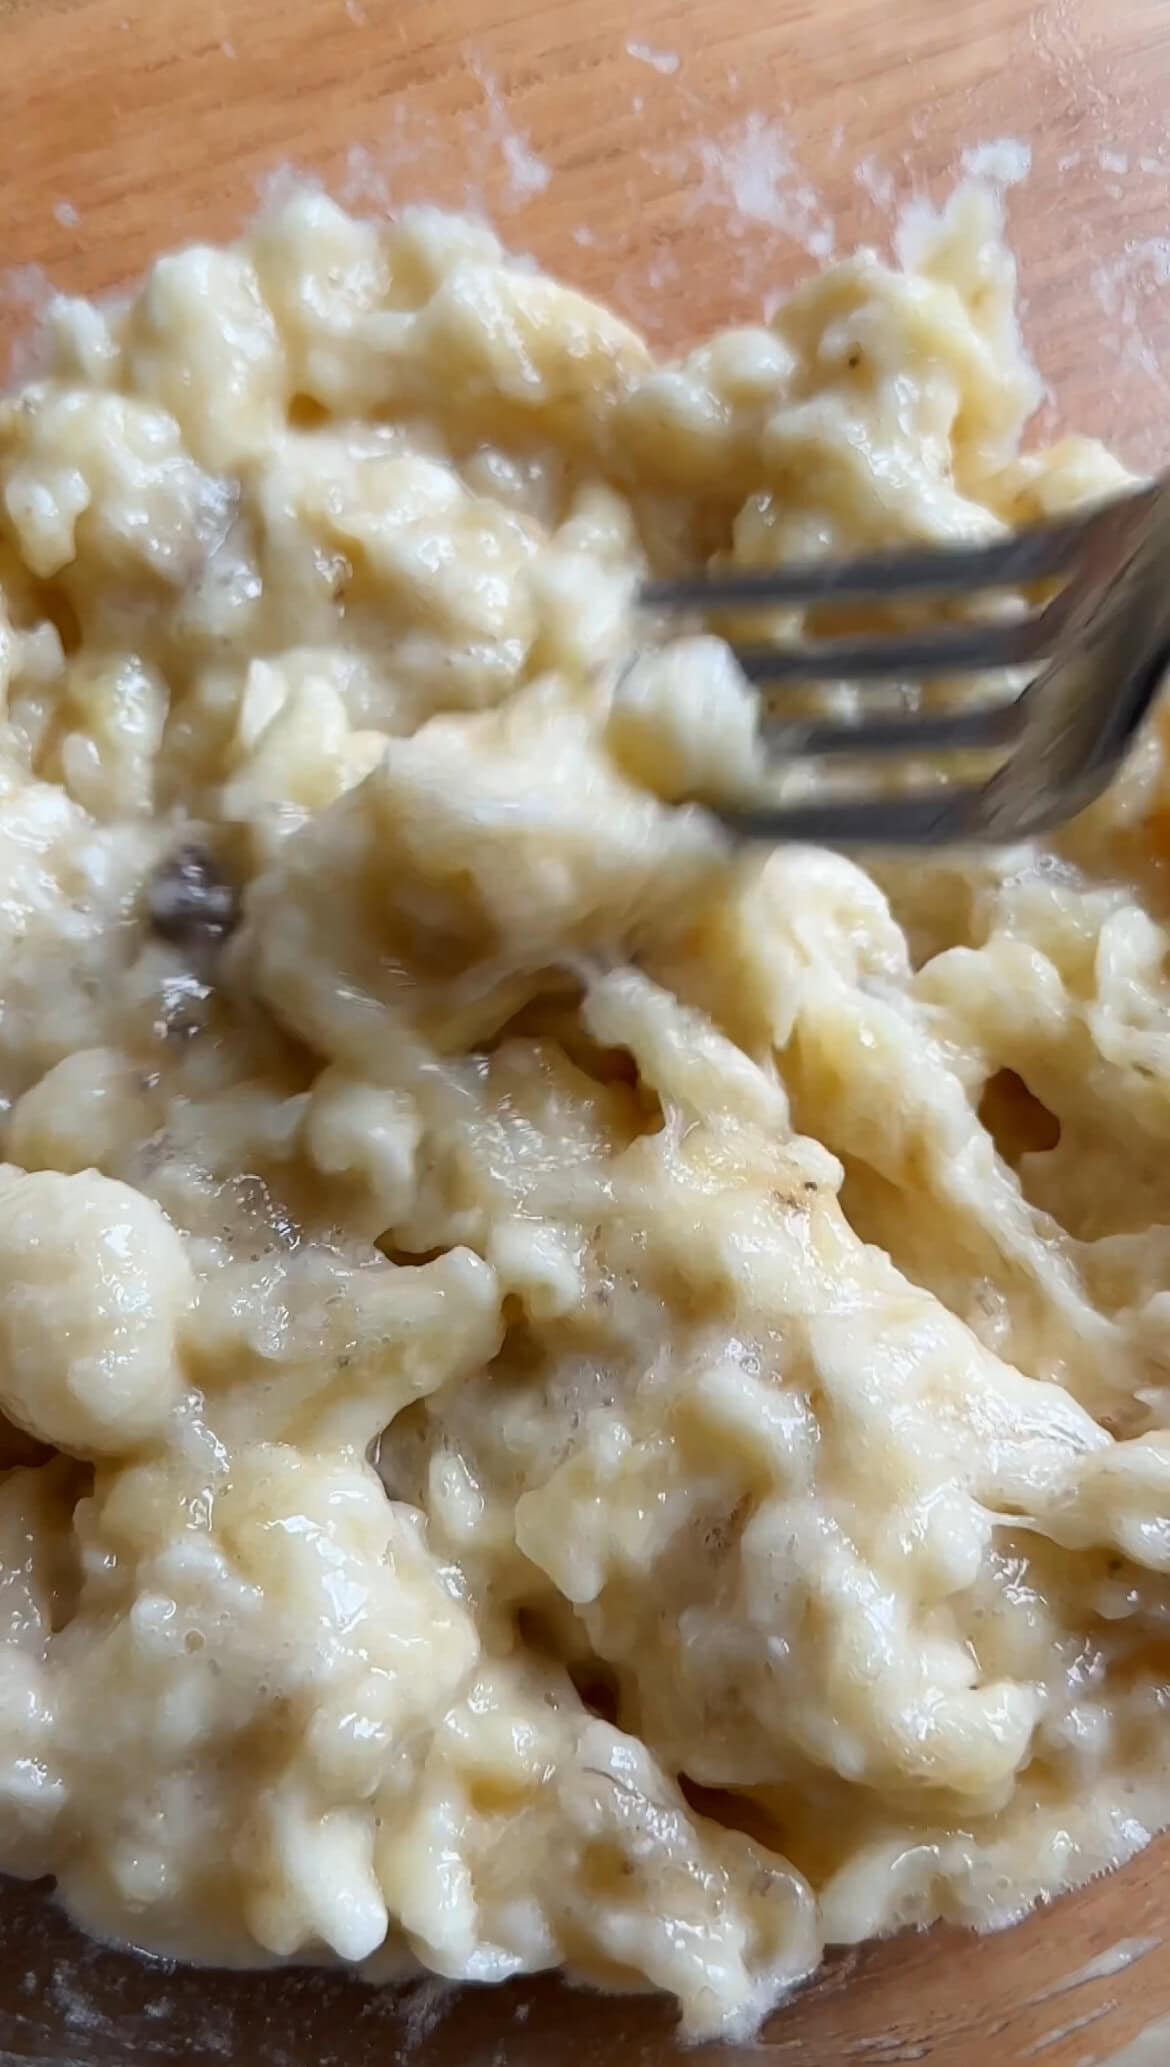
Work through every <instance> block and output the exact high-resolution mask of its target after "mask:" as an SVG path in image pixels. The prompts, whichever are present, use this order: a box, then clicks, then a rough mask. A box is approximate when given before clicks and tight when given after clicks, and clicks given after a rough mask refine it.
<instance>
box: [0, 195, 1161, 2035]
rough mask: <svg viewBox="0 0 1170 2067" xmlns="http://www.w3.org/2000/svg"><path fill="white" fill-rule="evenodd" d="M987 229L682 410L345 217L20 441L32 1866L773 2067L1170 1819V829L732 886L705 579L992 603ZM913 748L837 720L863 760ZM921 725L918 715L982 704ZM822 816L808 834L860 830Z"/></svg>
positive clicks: (863, 292) (1080, 480)
mask: <svg viewBox="0 0 1170 2067" xmlns="http://www.w3.org/2000/svg"><path fill="white" fill-rule="evenodd" d="M1013 292H1014V277H1013V271H1012V267H1011V263H1010V260H1009V259H1008V258H1007V256H1006V255H1005V253H1004V251H1003V248H1002V246H1001V244H1000V242H999V239H998V226H997V222H996V220H995V216H994V211H993V209H992V208H991V205H990V203H989V202H988V201H987V199H986V197H981V196H980V195H978V194H977V193H976V194H971V193H968V194H964V195H961V196H960V197H958V199H957V200H956V202H955V203H954V204H953V205H952V207H951V208H950V210H949V211H948V212H947V213H946V215H945V216H944V217H943V218H942V219H941V220H940V221H939V222H938V223H936V224H935V225H934V227H933V229H932V230H931V231H930V232H929V234H927V235H925V236H924V238H923V240H922V244H921V248H920V250H919V251H918V253H917V254H916V256H915V260H914V263H913V264H912V265H910V266H909V268H908V269H907V270H905V271H892V270H890V269H888V268H887V267H886V266H885V265H883V264H881V263H880V262H879V261H878V260H877V259H876V258H875V257H873V256H872V255H868V254H862V255H860V256H858V257H857V258H855V259H853V260H851V261H850V262H849V263H848V264H845V265H842V266H838V267H836V268H835V269H834V270H832V271H831V272H829V273H827V274H826V275H825V276H824V277H822V278H820V279H817V280H814V281H812V282H811V283H810V284H809V285H808V286H807V287H805V288H804V289H803V290H802V291H801V292H799V293H798V294H797V295H796V296H795V297H794V298H793V299H792V300H791V301H790V302H789V303H788V304H787V306H786V307H784V308H783V309H782V310H781V312H780V314H779V315H778V316H777V318H776V320H775V322H774V323H772V324H771V325H770V326H769V327H768V328H759V329H742V330H739V331H734V332H732V333H730V334H728V335H726V336H722V337H718V338H716V339H715V340H714V341H713V342H712V343H710V344H709V345H707V346H705V347H704V348H703V349H702V350H700V351H697V352H695V353H693V354H692V356H691V357H690V358H688V359H687V360H686V361H684V362H683V363H682V364H680V365H675V366H670V367H664V366H659V365H657V364H655V362H654V361H653V360H652V359H651V357H650V354H649V353H648V351H647V349H646V347H645V346H644V345H643V344H642V342H641V341H640V340H639V338H638V337H637V336H635V335H634V334H633V332H632V331H630V330H629V329H627V328H626V326H625V325H624V324H622V323H621V322H619V321H618V320H617V319H616V318H615V317H614V316H612V315H610V314H607V313H606V312H605V310H603V309H600V308H598V307H595V306H594V305H593V304H592V303H591V302H589V301H586V300H584V299H583V298H582V297H581V296H580V295H577V294H575V293H572V292H570V291H569V290H568V289H567V288H565V287H562V286H560V285H558V284H557V283H555V282H554V281H551V280H548V279H546V278H543V277H542V276H541V275H540V274H539V273H537V272H534V271H532V270H530V269H528V268H527V267H525V266H523V265H521V264H519V263H517V262H514V261H511V260H509V259H508V258H507V257H506V256H505V255H504V254H503V253H502V252H501V250H500V248H499V246H498V245H497V243H496V242H495V240H494V239H493V238H492V237H491V236H490V235H489V234H488V232H487V231H486V230H483V229H481V228H479V227H476V226H473V225H470V224H467V223H462V222H459V221H455V220H452V219H449V218H447V217H444V216H441V215H438V214H435V213H431V212H427V211H420V212H413V213H410V214H408V215H406V216H405V217H403V219H402V220H401V221H399V222H397V223H396V224H393V225H389V226H386V225H374V224H370V223H364V222H356V221H353V220H350V219H349V218H348V217H347V216H346V215H344V214H343V213H341V212H340V211H339V210H338V209H337V208H335V207H334V206H333V205H332V204H331V203H330V202H329V201H328V200H326V199H324V198H323V197H322V196H320V195H317V194H315V193H301V194H299V195H297V196H296V197H294V198H293V199H292V200H291V201H290V202H289V203H288V204H287V205H285V206H284V207H282V208H281V209H280V210H278V211H277V212H276V213H274V214H272V215H270V216H269V217H267V218H266V219H265V220H263V221H262V222H261V223H260V225H259V226H258V227H257V228H256V229H255V230H254V231H253V232H252V234H251V235H250V236H248V237H247V238H246V239H245V240H244V241H243V242H242V243H241V244H239V245H237V246H235V247H234V248H232V249H230V250H224V251H217V250H196V251H188V252H185V253H182V254H180V255H179V256H176V257H172V258H167V259H164V260H163V261H162V262H161V263H160V264H159V265H157V266H156V267H155V268H154V271H153V272H152V274H151V275H150V278H149V279H148V281H147V283H146V285H145V286H144V288H143V289H142V291H141V292H140V293H139V294H138V295H137V297H136V298H135V299H134V301H133V302H132V303H131V304H130V305H129V306H128V307H126V308H124V309H122V310H120V311H118V312H116V313H112V314H111V313H104V312H101V311H99V310H97V309H94V308H90V307H86V306H84V305H81V304H78V303H70V302H61V303H59V304H57V305H56V307H55V308H54V310H53V311H52V313H51V320H50V334H49V341H48V346H47V356H46V360H45V370H44V373H43V377H41V378H37V379H35V380H33V381H32V382H31V384H30V385H28V386H26V387H25V388H24V390H23V392H21V393H19V394H17V395H14V396H12V397H11V398H9V399H8V400H6V401H4V402H3V404H2V405H0V585H2V595H3V616H2V619H0V694H2V697H3V707H4V714H5V718H4V730H3V745H2V758H0V938H2V949H0V1114H2V1118H0V1153H2V1155H3V1158H4V1166H3V1169H2V1172H0V1284H2V1294H0V1298H2V1304H0V1406H2V1407H3V1409H4V1412H5V1414H6V1416H7V1417H8V1422H9V1424H10V1428H9V1432H8V1436H7V1438H6V1441H7V1450H6V1457H7V1458H8V1459H9V1460H10V1468H9V1469H8V1470H7V1472H6V1474H5V1475H4V1477H3V1482H2V1484H0V1587H2V1589H3V1599H4V1611H5V1621H4V1627H3V1643H2V1645H0V1866H3V1867H5V1868H8V1869H10V1870H12V1871H15V1872H17V1873H22V1874H42V1873H52V1874H55V1875H56V1876H57V1879H58V1882H59V1886H60V1890H61V1893H62V1895H63V1898H64V1899H65V1901H66V1902H67V1903H68V1905H69V1907H70V1909H71V1910H72V1911H73V1912H74V1913H75V1914H76V1915H77V1916H79V1917H80V1918H81V1919H82V1920H83V1921H84V1922H85V1923H86V1924H87V1925H88V1926H89V1927H90V1928H92V1929H93V1930H94V1931H96V1932H99V1933H104V1934H109V1935H112V1936H116V1937H121V1938H127V1939H131V1940H134V1941H136V1942H138V1943H140V1944H144V1945H148V1946H152V1947H159V1948H163V1949H165V1950H170V1951H178V1952H181V1953H190V1954H193V1955H195V1956H198V1957H201V1958H211V1959H227V1960H233V1961H244V1962H248V1961H261V1960H263V1959H266V1958H270V1957H273V1956H276V1957H281V1958H294V1957H308V1958H329V1957H332V1956H337V1957H340V1958H341V1959H343V1960H347V1961H354V1962H366V1963H367V1968H366V1970H367V1971H369V1972H371V1973H374V1974H378V1975H382V1974H390V1973H393V1972H401V1971H403V1970H405V1969H406V1968H408V1967H409V1966H410V1964H411V1963H412V1962H414V1961H422V1962H423V1963H425V1964H426V1965H427V1966H428V1967H431V1968H434V1969H436V1970H438V1971H439V1972H440V1973H443V1974H447V1975H452V1976H466V1977H471V1978H474V1979H477V1980H498V1979H501V1978H503V1977H504V1976H506V1975H509V1974H512V1973H516V1972H522V1971H530V1970H532V1969H535V1968H540V1967H548V1966H554V1965H558V1964H561V1963H563V1964H565V1965H567V1966H568V1967H569V1968H570V1969H571V1971H572V1972H574V1973H575V1974H577V1975H582V1976H586V1977H588V1978H590V1979H593V1980H595V1981H599V1982H602V1983H604V1984H607V1985H620V1986H627V1985H645V1984H646V1983H651V1984H653V1985H654V1986H656V1987H658V1988H662V1989H667V1990H671V1991H673V1992H674V1994H675V1995H677V1997H678V1998H679V1999H680V2001H681V2004H682V2008H683V2016H684V2020H685V2027H686V2029H687V2031H688V2032H689V2033H692V2034H697V2035H702V2034H709V2033H714V2032H727V2033H732V2034H742V2033H745V2032H747V2031H749V2030H750V2029H751V2027H752V2026H753V2025H754V2024H755V2023H756V2022H757V2021H758V2019H759V2018H760V2017H761V2015H762V2014H763V2013H764V2012H765V2011H766V2010H767V2009H768V2007H769V2006H770V2005H771V2004H772V2003H774V2002H775V2001H776V2000H777V1999H778V1998H779V1997H780V1996H781V1995H782V1994H783V1993H784V1991H785V1990H786V1989H788V1988H790V1987H791V1986H792V1985H793V1984H794V1983H796V1982H797V1981H799V1980H800V1979H801V1977H802V1976H804V1975H806V1974H808V1973H809V1972H810V1970H811V1969H812V1968H813V1967H814V1966H815V1964H816V1962H817V1960H818V1957H819V1955H820V1952H821V1949H822V1947H823V1946H824V1945H825V1944H829V1943H832V1944H840V1943H843V1942H851V1941H855V1940H858V1939H861V1938H864V1937H867V1936H869V1935H870V1934H871V1933H874V1932H880V1931H887V1930H891V1929H893V1928H895V1927H896V1926H898V1925H900V1924H905V1923H908V1922H925V1921H927V1920H929V1919H930V1918H932V1917H936V1916H948V1917H952V1918H958V1919H961V1920H963V1921H965V1922H968V1923H972V1924H975V1925H978V1926H985V1927H990V1926H995V1925H998V1924H1003V1923H1005V1922H1007V1921H1008V1920H1009V1919H1011V1918H1013V1917H1015V1916H1018V1915H1019V1914H1020V1912H1021V1911H1022V1910H1023V1909H1024V1908H1025V1907H1026V1906H1027V1905H1028V1904H1029V1903H1030V1902H1032V1901H1034V1900H1035V1899H1036V1898H1037V1897H1038V1896H1040V1895H1042V1894H1047V1893H1051V1892H1052V1891H1054V1890H1056V1889H1058V1888H1060V1887H1063V1886H1065V1885H1067V1884H1069V1883H1070V1882H1073V1881H1076V1880H1078V1879H1080V1878H1082V1877H1083V1876H1085V1875H1087V1874H1090V1873H1092V1872H1094V1871H1096V1870H1097V1869H1099V1868H1101V1867H1103V1866H1105V1865H1107V1864H1109V1863H1111V1862H1113V1861H1116V1860H1118V1859H1121V1858H1123V1857H1124V1856H1125V1855H1126V1854H1128V1853H1131V1852H1133V1851H1134V1850H1135V1849H1136V1848H1137V1847H1138V1846H1140V1845H1141V1844H1142V1843H1143V1842H1144V1841H1145V1840H1146V1838H1147V1836H1148V1835H1149V1833H1150V1831H1151V1830H1152V1829H1153V1828H1154V1827H1156V1826H1158V1825H1160V1824H1162V1823H1164V1822H1166V1821H1167V1820H1170V1722H1168V1719H1167V1705H1168V1702H1170V1639H1168V1634H1167V1632H1168V1629H1170V1591H1168V1586H1167V1573H1168V1572H1170V975H1168V973H1167V971H1168V967H1170V963H1168V958H1167V957H1168V949H1170V875H1168V869H1170V777H1168V775H1167V768H1166V757H1165V748H1164V741H1163V737H1162V733H1161V731H1160V729H1159V727H1158V726H1157V725H1155V727H1154V728H1153V730H1152V731H1151V733H1150V735H1149V736H1148V738H1147V740H1146V742H1145V744H1144V746H1143V747H1142V749H1141V750H1140V751H1139V754H1138V755H1137V757H1136V758H1135V760H1134V762H1133V763H1132V764H1131V766H1130V768H1129V770H1128V771H1127V774H1126V777H1125V779H1124V781H1123V783H1122V784H1120V785H1119V786H1118V787H1117V788H1116V789H1115V791H1114V792H1113V794H1112V795H1111V797H1110V798H1108V799H1107V800H1106V802H1105V803H1104V804H1103V805H1101V806H1099V807H1098V808H1097V809H1096V810H1095V811H1094V812H1092V813H1091V814H1089V815H1088V816H1086V817H1085V818H1084V819H1082V820H1081V821H1080V823H1079V824H1078V825H1077V826H1076V827H1075V828H1073V829H1072V831H1070V832H1069V833H1068V834H1067V835H1066V836H1063V837H1062V838H1060V839H1059V840H1058V841H1056V842H1055V843H1054V844H1052V845H1051V846H1049V847H1047V848H1044V849H1040V848H1037V847H1032V846H1028V847H1021V848H1017V849H1014V850H1012V851H1011V852H1001V853H996V854H991V855H983V856H980V857H978V858H975V859H971V858H964V857H960V858H958V859H955V858H953V857H949V856H941V857H939V858H938V859H937V860H935V861H932V862H930V863H928V864H927V863H923V862H922V861H921V860H916V861H915V862H914V864H913V866H912V867H906V866H902V865H898V864H895V863H890V864H883V866H882V869H881V871H880V874H878V873H875V872H874V871H871V870H867V869H866V868H864V867H862V866H859V865H858V864H857V863H855V862H853V861H851V860H846V859H844V858H842V857H840V856H837V855H833V854H829V853H824V852H819V851H812V850H808V849H798V848H790V849H784V850H780V851H777V852H772V853H769V852H767V851H766V850H762V849H757V850H751V851H738V850H735V849H733V848H732V847H731V846H730V845H729V844H728V843H727V842H726V840H725V839H724V838H723V836H722V835H721V833H720V832H719V830H718V828H717V825H716V823H715V821H714V820H713V819H712V818H711V817H710V816H709V815H708V814H707V813H706V812H705V811H704V809H703V807H702V799H703V798H705V797H710V796H711V795H712V794H714V793H717V792H726V791H727V790H729V789H734V788H735V787H736V786H737V784H739V783H741V782H742V781H743V780H744V779H746V777H747V776H749V775H750V774H751V771H752V770H753V768H754V766H755V755H756V749H755V744H754V710H753V704H752V700H751V698H750V697H749V694H748V692H747V690H746V688H745V687H744V685H743V683H742V681H741V679H740V677H739V676H738V674H737V672H736V670H735V668H734V665H733V664H732V663H731V661H730V659H729V656H728V653H727V650H726V648H725V647H724V646H723V645H722V643H721V642H720V640H719V639H717V638H715V637H713V636H710V635H706V636H693V637H680V638H678V639H676V640H674V641H673V642H671V643H669V644H666V645H664V646H663V647H662V649H661V650H660V651H658V652H656V653H652V654H650V656H649V657H647V658H645V659H643V660H642V661H641V662H640V663H639V664H637V665H636V666H634V667H633V669H632V670H631V668H630V667H629V664H628V663H629V659H630V655H631V651H632V649H633V648H634V647H635V646H637V645H641V644H644V643H645V642H646V637H647V633H646V627H645V626H644V625H641V624H639V623H638V622H637V620H636V618H635V614H634V596H635V590H636V586H637V583H638V581H639V578H640V577H641V576H642V575H643V574H644V573H645V572H646V571H647V569H650V568H652V569H654V570H656V571H659V572H672V571H679V570H682V569H685V568H690V567H693V566H695V565H698V564H702V563H703V562H704V561H705V560H707V559H708V558H709V557H711V556H712V555H718V556H720V557H722V558H723V559H725V560H730V561H732V562H734V563H736V564H739V565H743V566H755V567H761V566H768V565H772V564H775V563H777V562H780V561H783V560H786V559H790V558H792V557H793V556H796V555H807V554H810V553H840V552H846V551H849V550H851V549H855V548H862V547H867V546H871V545H874V544H879V543H880V544H883V545H885V544H896V543H897V542H899V541H901V540H910V539H916V540H920V539H952V538H968V539H978V538H985V537H992V536H994V535H995V534H996V533H997V532H999V531H1000V529H1001V528H1002V527H1003V526H1005V525H1014V524H1018V523H1021V522H1025V521H1028V520H1032V519H1035V518H1037V517H1039V516H1041V515H1042V514H1044V513H1046V512H1049V511H1055V510H1064V509H1068V508H1071V507H1074V506H1075V505H1076V504H1077V503H1078V502H1081V501H1084V500H1085V499H1086V498H1093V497H1097V496H1099V495H1101V494H1102V493H1104V492H1107V491H1109V490H1110V489H1112V488H1114V487H1115V486H1117V485H1118V484H1119V483H1121V482H1122V481H1123V480H1124V478H1125V477H1124V476H1123V475H1122V473H1121V471H1120V469H1119V468H1117V467H1116V466H1115V465H1114V464H1113V462H1111V461H1110V460H1109V458H1108V457H1107V456H1106V455H1105V454H1104V453H1103V452H1102V451H1101V450H1100V448H1099V447H1097V446H1096V445H1094V444H1091V443H1088V442H1086V441H1082V440H1066V441H1065V442H1063V443H1061V444H1058V445H1057V446H1056V447H1055V448H1053V449H1052V450H1049V451H1046V452H1040V453H1034V454H1028V455H1026V456H1024V457H1021V456H1020V455H1019V451H1018V439H1019V433H1020V429H1021V426H1022V424H1023V422H1024V420H1025V418H1026V416H1027V414H1028V412H1029V410H1030V408H1031V406H1032V405H1033V403H1034V401H1035V399H1036V394H1037V388H1036V382H1035V379H1034V376H1033V375H1032V373H1031V371H1030V370H1029V367H1028V365H1027V363H1026V361H1025V359H1024V357H1023V355H1022V353H1021V351H1020V348H1019V346H1018V343H1017V339H1016V333H1015V327H1014V315H1013ZM858 694H859V692H858V691H857V690H856V688H854V687H851V686H850V685H849V684H842V685H841V686H840V687H839V688H838V689H836V690H834V691H833V692H832V700H833V701H834V703H835V704H836V706H837V707H839V708H841V709H843V710H848V709H849V708H850V707H852V706H853V705H854V704H855V703H856V699H857V696H858ZM910 694H911V691H910V689H909V688H908V690H907V695H908V697H909V695H910ZM813 779H815V776H810V775H808V774H806V773H805V772H804V771H799V770H795V771H792V772H791V774H790V776H788V777H787V778H786V780H787V781H788V783H789V787H790V788H794V787H796V786H799V784H801V783H802V782H807V781H810V780H813Z"/></svg>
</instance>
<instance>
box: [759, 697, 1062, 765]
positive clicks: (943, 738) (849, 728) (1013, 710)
mask: <svg viewBox="0 0 1170 2067" xmlns="http://www.w3.org/2000/svg"><path fill="white" fill-rule="evenodd" d="M1023 717H1024V709H1023V702H1022V700H1021V699H1020V698H1018V697H1017V698H1013V700H1012V701H1011V702H1010V703H1000V704H988V705H985V706H984V708H983V709H981V710H975V711H946V712H939V713H937V714H935V713H933V712H928V713H927V714H926V715H925V716H922V715H920V714H919V713H917V712H913V711H907V712H906V713H905V714H904V715H903V716H902V717H897V718H875V719H873V720H872V721H868V722H866V723H865V724H861V725H852V724H850V723H849V722H848V721H847V720H844V719H829V720H828V721H827V722H823V723H815V722H810V723H808V724H805V723H803V722H802V721H801V719H799V718H771V719H769V718H765V720H764V722H763V723H762V724H761V726H760V737H761V739H762V740H763V742H764V743H765V745H766V746H768V747H769V748H770V749H771V750H772V751H773V752H779V753H785V754H793V755H795V754H802V755H803V754H808V755H816V756H819V757H822V758H823V757H824V756H826V755H832V754H847V755H850V754H906V755H914V754H921V753H960V752H962V751H964V750H972V749H977V748H980V747H992V746H1009V745H1010V744H1011V742H1012V740H1013V739H1015V738H1016V736H1017V734H1018V732H1019V730H1020V726H1021V725H1022V723H1023Z"/></svg>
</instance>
